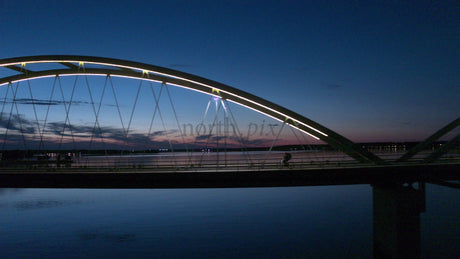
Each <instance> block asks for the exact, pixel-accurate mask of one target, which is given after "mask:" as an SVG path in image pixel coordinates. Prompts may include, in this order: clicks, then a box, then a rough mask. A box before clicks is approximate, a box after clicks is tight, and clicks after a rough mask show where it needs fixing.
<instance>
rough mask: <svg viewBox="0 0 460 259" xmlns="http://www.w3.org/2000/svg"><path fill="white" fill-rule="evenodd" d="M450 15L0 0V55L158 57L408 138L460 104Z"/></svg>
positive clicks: (457, 37) (415, 4)
mask: <svg viewBox="0 0 460 259" xmlns="http://www.w3.org/2000/svg"><path fill="white" fill-rule="evenodd" d="M345 2H347V3H345ZM459 17H460V2H459V1H455V0H454V1H324V2H323V1H62V0H60V1H1V2H0V58H9V57H16V56H29V55H48V54H68V55H89V56H101V57H110V58H118V59H126V60H132V61H138V62H144V63H148V64H153V65H158V66H164V67H168V68H172V69H176V70H180V71H184V72H188V73H191V74H195V75H199V76H202V77H205V78H209V79H212V80H215V81H218V82H222V83H225V84H228V85H230V86H233V87H236V88H239V89H242V90H244V91H247V92H250V93H253V94H255V95H258V96H260V97H262V98H265V99H268V100H270V101H272V102H274V103H277V104H279V105H282V106H285V107H286V108H288V109H291V110H293V111H296V112H298V113H300V114H302V115H304V116H306V117H307V118H310V119H312V120H314V121H317V122H318V123H320V124H322V125H324V126H326V127H328V128H330V129H332V130H334V131H337V132H338V133H340V134H343V135H344V136H346V137H348V138H350V139H351V140H353V141H412V140H422V139H424V138H426V137H428V136H429V135H431V134H432V133H434V132H435V131H436V130H438V129H439V128H441V127H442V126H444V125H446V124H447V123H449V122H451V121H453V120H454V119H456V118H458V117H459V116H460V101H459V100H460V20H459ZM178 98H180V97H178ZM187 101H189V100H186V98H184V99H183V100H181V99H179V100H176V102H177V103H186V102H187ZM204 105H205V104H204ZM250 120H251V118H248V121H250Z"/></svg>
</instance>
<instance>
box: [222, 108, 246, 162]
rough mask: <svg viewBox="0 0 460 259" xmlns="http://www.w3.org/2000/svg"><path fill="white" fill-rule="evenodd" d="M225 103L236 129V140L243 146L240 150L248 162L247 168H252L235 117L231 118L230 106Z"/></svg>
mask: <svg viewBox="0 0 460 259" xmlns="http://www.w3.org/2000/svg"><path fill="white" fill-rule="evenodd" d="M225 103H226V104H227V109H228V112H229V114H230V117H231V118H232V121H233V123H234V124H235V128H236V133H237V139H238V140H239V141H240V144H242V145H243V147H242V148H241V150H242V152H243V154H244V153H246V158H247V160H248V164H249V166H252V159H251V156H250V154H249V152H248V150H247V145H246V142H245V140H244V137H243V135H242V134H241V132H240V129H239V127H238V123H237V122H236V120H235V117H234V116H233V112H232V110H231V109H230V105H229V104H228V102H227V100H225Z"/></svg>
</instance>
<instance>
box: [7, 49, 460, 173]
mask: <svg viewBox="0 0 460 259" xmlns="http://www.w3.org/2000/svg"><path fill="white" fill-rule="evenodd" d="M31 65H32V66H33V65H45V66H44V67H43V68H40V69H38V70H37V69H30V66H31ZM0 67H4V68H7V69H9V70H11V71H15V74H11V75H7V76H4V77H2V78H0V87H2V86H5V85H8V86H10V85H13V84H15V83H19V82H22V81H28V80H33V79H40V78H47V77H61V76H71V75H72V76H78V75H103V76H106V77H123V78H131V79H140V80H144V81H151V82H157V83H161V84H162V85H171V86H177V87H181V88H185V89H188V90H192V91H197V92H201V93H204V94H207V95H211V96H214V97H216V98H219V99H222V100H225V101H230V102H233V103H236V104H238V105H241V106H243V107H246V108H249V109H251V110H254V111H256V112H258V113H260V114H263V115H265V116H268V117H270V118H272V119H275V120H277V121H279V122H281V123H283V125H284V124H287V125H289V126H291V127H293V128H295V129H297V130H299V131H301V132H303V133H304V134H307V135H309V136H311V137H313V138H315V139H317V140H321V141H324V142H325V143H327V144H329V145H330V146H331V147H332V148H334V149H335V150H339V151H341V152H344V153H345V154H347V155H348V156H350V157H351V158H353V159H354V160H356V161H357V162H359V163H367V164H376V165H383V164H385V161H384V160H383V159H381V158H380V157H378V156H377V155H375V154H373V153H371V152H369V151H368V150H366V149H364V148H362V147H361V146H359V145H357V144H355V143H353V142H352V141H350V140H349V139H347V138H345V137H344V136H342V135H340V134H338V133H336V132H334V131H332V130H330V129H328V128H327V127H325V126H323V125H321V124H319V123H317V122H315V121H313V120H311V119H308V118H307V117H305V116H303V115H301V114H299V113H296V112H294V111H291V110H289V109H287V108H284V107H282V106H280V105H277V104H275V103H272V102H270V101H268V100H265V99H263V98H260V97H258V96H255V95H253V94H250V93H248V92H245V91H242V90H239V89H237V88H234V87H231V86H228V85H225V84H222V83H219V82H216V81H213V80H209V79H206V78H203V77H199V76H196V75H192V74H188V73H185V72H181V71H177V70H173V69H169V68H164V67H160V66H155V65H150V64H145V63H139V62H133V61H127V60H120V59H112V58H103V57H93V56H71V55H46V56H28V57H16V58H7V59H1V60H0ZM5 98H6V96H5ZM10 116H11V115H10ZM457 124H458V122H457ZM404 159H405V158H404Z"/></svg>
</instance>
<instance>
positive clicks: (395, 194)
mask: <svg viewBox="0 0 460 259" xmlns="http://www.w3.org/2000/svg"><path fill="white" fill-rule="evenodd" d="M373 204H374V209H373V210H374V212H373V213H374V215H373V216H374V258H420V256H421V254H420V253H421V252H420V242H421V238H420V213H422V212H424V211H425V183H418V188H415V187H414V186H412V185H411V184H397V183H390V184H379V185H373Z"/></svg>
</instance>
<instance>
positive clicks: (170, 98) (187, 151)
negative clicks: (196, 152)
mask: <svg viewBox="0 0 460 259" xmlns="http://www.w3.org/2000/svg"><path fill="white" fill-rule="evenodd" d="M165 88H166V93H167V94H168V97H169V103H170V104H171V108H172V111H173V113H174V117H175V118H176V123H177V128H178V129H179V134H180V136H181V138H182V143H184V145H185V152H186V153H187V154H189V149H188V145H187V143H186V142H185V138H184V134H183V132H182V129H181V127H180V122H179V117H178V116H177V112H176V109H175V107H174V103H173V101H172V97H171V93H170V92H169V89H168V85H167V84H165Z"/></svg>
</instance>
